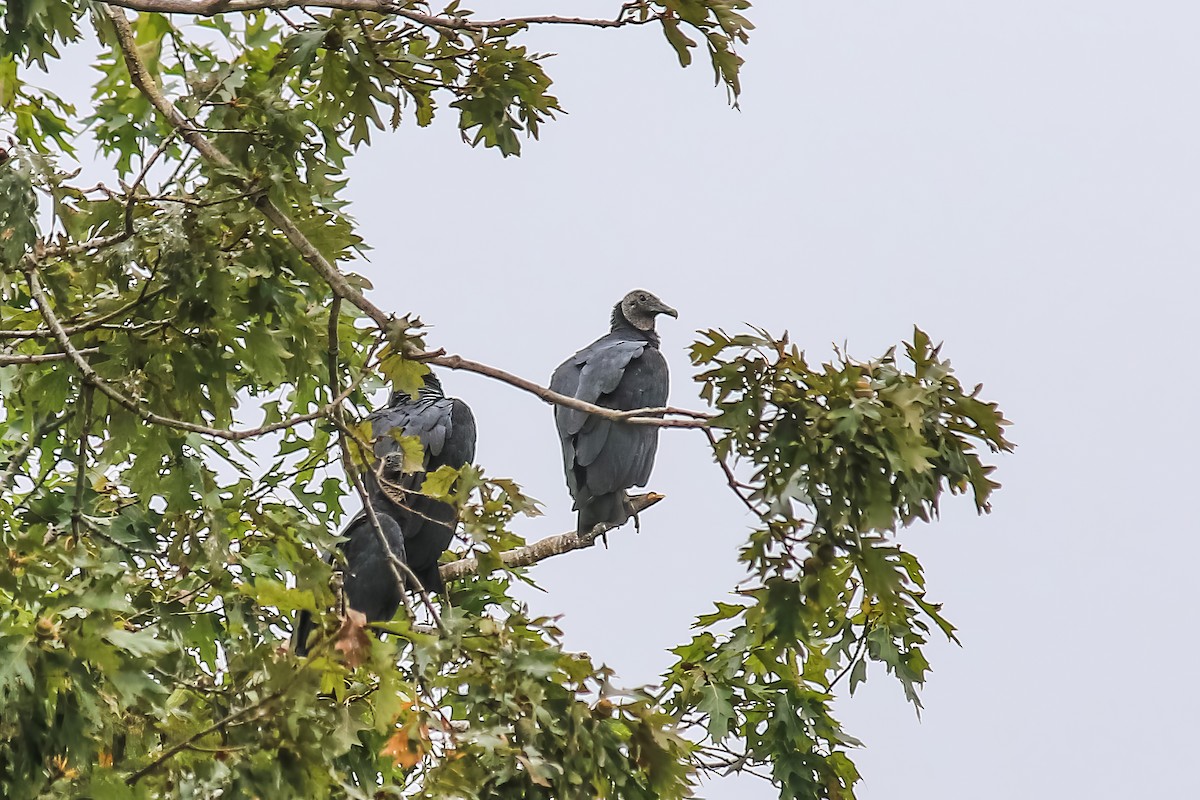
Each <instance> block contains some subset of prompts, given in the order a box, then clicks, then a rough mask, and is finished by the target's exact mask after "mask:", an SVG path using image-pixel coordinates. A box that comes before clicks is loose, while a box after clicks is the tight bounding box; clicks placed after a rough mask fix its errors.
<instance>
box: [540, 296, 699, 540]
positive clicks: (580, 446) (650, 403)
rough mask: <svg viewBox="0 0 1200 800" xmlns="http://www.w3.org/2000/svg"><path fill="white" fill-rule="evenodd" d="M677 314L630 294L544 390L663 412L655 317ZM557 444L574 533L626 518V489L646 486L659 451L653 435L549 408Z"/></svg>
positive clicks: (650, 430) (662, 363) (662, 365)
mask: <svg viewBox="0 0 1200 800" xmlns="http://www.w3.org/2000/svg"><path fill="white" fill-rule="evenodd" d="M659 314H669V315H671V316H672V317H675V318H678V317H679V312H677V311H676V310H675V309H673V308H671V307H670V306H668V305H666V304H665V303H663V301H661V300H659V299H658V298H657V297H655V296H654V295H653V294H651V293H650V292H647V291H644V290H642V289H635V290H634V291H632V292H630V293H629V294H627V295H625V297H624V299H622V300H621V302H619V303H617V304H616V306H614V307H613V312H612V330H611V331H609V333H608V334H607V335H606V336H602V337H600V338H599V339H597V340H596V341H594V342H592V343H591V344H590V345H588V346H587V347H585V348H583V349H582V350H580V351H579V352H578V353H576V354H575V355H573V356H571V357H570V358H568V359H567V360H566V361H564V362H563V363H562V364H561V365H559V367H558V369H556V370H555V371H554V376H553V377H552V378H551V379H550V388H551V389H553V390H554V391H556V392H558V393H559V394H565V395H567V396H568V397H575V398H578V399H579V400H584V401H586V402H589V403H593V404H595V405H599V406H604V407H605V408H616V409H621V410H625V411H628V410H631V409H635V408H651V407H659V406H664V405H666V402H667V389H668V385H669V377H668V375H667V362H666V359H664V358H663V356H662V353H660V352H659V350H658V334H657V333H656V332H655V330H654V318H655V317H657V316H658V315H659ZM554 421H555V423H557V425H558V437H559V439H560V440H561V441H562V452H563V466H564V468H565V470H566V473H567V487H568V488H569V489H570V490H571V496H572V497H573V498H574V499H575V509H576V510H577V511H578V512H579V520H578V525H577V530H578V531H579V532H580V533H587V532H589V531H591V530H592V529H593V528H594V527H595V526H596V525H598V524H600V523H606V524H608V525H613V526H615V525H621V524H622V523H624V522H625V521H627V520H628V519H629V517H630V516H631V513H632V512H631V510H630V507H629V495H628V494H626V492H625V490H626V489H628V488H629V487H631V486H645V485H646V482H647V481H649V480H650V470H651V468H653V466H654V453H655V451H656V450H657V449H658V428H657V427H653V426H648V425H628V424H625V423H621V422H613V421H611V420H607V419H604V418H603V417H598V416H596V415H594V414H589V413H587V412H586V411H578V410H576V409H573V408H567V407H566V406H560V405H556V406H555V407H554Z"/></svg>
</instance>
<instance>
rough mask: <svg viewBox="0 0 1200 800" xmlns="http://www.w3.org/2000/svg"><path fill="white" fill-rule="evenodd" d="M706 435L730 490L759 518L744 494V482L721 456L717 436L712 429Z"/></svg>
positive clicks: (706, 429)
mask: <svg viewBox="0 0 1200 800" xmlns="http://www.w3.org/2000/svg"><path fill="white" fill-rule="evenodd" d="M704 435H705V436H707V437H708V443H709V444H710V445H712V451H713V459H714V460H716V462H717V463H718V464H720V465H721V471H722V472H724V473H725V482H726V483H728V484H729V488H730V490H731V491H732V492H733V493H734V494H736V495H737V496H738V499H739V500H741V501H742V503H743V505H745V506H746V508H748V509H750V513H751V514H754V515H755V516H758V509H757V508H755V507H754V503H752V502H751V501H750V498H749V497H746V495H744V494H742V487H743V484H742V482H741V481H739V480H738V479H737V476H736V475H734V474H733V470H732V469H731V468H730V466H729V464H728V463H726V461H725V459H724V458H722V457H721V454H720V453H719V452H718V450H717V436H716V434H714V433H713V432H712V429H711V428H705V429H704Z"/></svg>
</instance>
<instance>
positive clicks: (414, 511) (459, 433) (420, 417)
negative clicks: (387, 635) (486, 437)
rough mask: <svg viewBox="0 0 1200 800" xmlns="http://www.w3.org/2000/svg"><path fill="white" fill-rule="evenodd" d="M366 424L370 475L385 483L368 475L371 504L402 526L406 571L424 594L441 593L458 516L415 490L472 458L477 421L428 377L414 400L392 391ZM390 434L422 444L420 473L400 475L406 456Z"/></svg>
mask: <svg viewBox="0 0 1200 800" xmlns="http://www.w3.org/2000/svg"><path fill="white" fill-rule="evenodd" d="M367 419H368V420H370V422H371V435H372V436H373V437H374V439H375V458H376V459H378V460H377V461H376V464H375V466H374V468H373V470H378V471H379V472H380V473H381V477H382V479H383V481H384V484H385V485H381V484H380V481H379V480H377V479H376V476H375V474H374V471H373V472H372V474H370V475H367V476H366V487H367V495H368V497H370V500H371V505H372V506H373V507H374V508H375V509H376V511H377V512H382V513H384V514H387V515H389V516H391V517H393V518H394V519H395V520H396V521H397V522H398V523H400V528H401V529H402V530H403V531H404V549H405V551H406V553H407V557H408V566H409V568H410V569H411V570H412V571H413V572H414V573H416V575H417V578H419V579H420V581H421V585H422V586H423V587H424V588H425V589H426V590H427V591H430V592H441V591H442V589H443V587H442V579H441V577H440V576H439V575H438V558H439V557H441V555H442V553H443V552H444V551H445V550H446V548H447V547H449V546H450V542H451V540H452V539H453V538H454V528H455V524H456V523H457V516H456V513H455V510H454V508H453V507H452V506H450V505H448V504H446V503H442V502H439V501H437V500H433V499H431V498H429V497H426V496H425V495H422V494H418V493H416V492H415V491H414V490H417V489H420V488H421V483H422V482H423V481H424V480H425V473H426V472H433V471H434V470H436V469H438V468H439V467H442V466H449V467H451V468H453V469H458V468H459V467H461V466H463V465H464V464H467V463H470V462H471V461H472V460H473V459H474V458H475V417H474V415H472V414H471V409H470V407H468V406H467V404H466V403H464V402H463V401H462V400H459V399H458V398H457V397H446V395H445V394H444V393H443V392H442V384H441V383H440V382H439V381H438V379H437V376H435V375H434V374H433V373H432V372H431V373H429V374H428V375H426V376H425V385H424V386H422V387H421V390H420V392H419V393H418V394H417V397H416V399H413V398H412V397H411V396H410V395H408V394H405V393H403V392H393V393H392V399H391V402H390V403H389V404H388V407H387V408H383V409H380V410H379V411H376V412H375V413H373V414H371V416H369V417H367ZM393 430H395V431H397V432H398V433H401V434H403V435H405V436H416V437H418V438H419V439H420V440H421V447H422V448H423V449H424V451H425V469H424V470H423V471H421V472H410V473H405V472H403V469H402V468H403V464H404V454H403V451H402V450H401V447H400V443H399V442H397V441H396V440H395V439H394V438H393V437H392V436H391V431H393ZM380 465H382V469H380ZM406 493H407V494H406ZM389 495H391V496H389ZM393 498H396V499H399V500H400V503H397V502H396V500H395V499H393Z"/></svg>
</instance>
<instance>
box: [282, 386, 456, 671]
mask: <svg viewBox="0 0 1200 800" xmlns="http://www.w3.org/2000/svg"><path fill="white" fill-rule="evenodd" d="M367 420H368V421H369V422H370V423H371V436H372V438H373V439H374V440H375V446H374V455H375V462H374V463H373V464H372V466H371V470H370V472H368V473H367V474H365V475H364V476H363V477H364V485H365V487H366V490H367V498H368V502H369V503H370V505H371V508H372V510H374V512H375V517H376V519H378V521H379V527H380V530H381V531H382V532H383V534H384V538H386V539H387V542H388V547H389V549H390V550H391V551H392V553H394V554H395V555H396V556H397V557H398V558H400V559H401V560H403V561H404V562H405V563H406V564H407V565H408V567H409V569H411V570H412V571H413V573H414V574H415V575H416V576H417V579H418V580H419V581H420V582H421V586H422V588H424V589H425V590H426V591H429V592H442V591H444V589H445V587H444V586H443V585H442V579H441V575H440V574H439V573H438V559H439V558H440V557H441V555H442V553H443V552H444V551H445V550H446V548H447V547H449V546H450V542H451V541H452V540H453V538H454V528H455V526H456V524H457V514H456V512H455V509H454V508H453V506H451V505H449V504H448V503H443V502H441V501H438V500H434V499H432V498H430V497H427V496H425V495H422V494H420V493H419V492H418V490H419V489H420V488H421V483H422V482H423V481H424V479H425V475H426V473H428V472H433V471H434V470H436V469H438V468H439V467H442V466H449V467H452V468H454V469H458V468H460V467H462V466H463V465H464V464H467V463H469V462H471V461H472V460H473V459H474V458H475V417H474V415H472V414H471V409H470V407H469V406H468V405H467V404H466V403H464V402H463V401H462V400H459V399H458V398H456V397H446V395H445V393H444V392H443V391H442V384H441V382H440V381H439V380H438V379H437V376H436V375H434V374H433V373H432V372H430V373H428V374H427V375H426V376H425V378H424V385H423V386H422V387H421V388H420V390H419V391H418V393H417V396H416V397H415V398H414V397H412V395H409V394H408V393H406V392H393V393H392V396H391V398H390V400H389V402H388V405H387V406H386V407H385V408H381V409H379V410H378V411H375V412H374V413H372V414H371V415H370V416H368V417H367ZM393 432H395V433H396V434H397V435H401V436H416V437H417V438H418V439H419V440H420V442H421V449H422V451H423V466H422V469H420V470H418V471H416V472H406V471H405V470H404V454H403V449H402V446H401V445H400V443H399V442H398V441H396V439H395V437H393V435H392V433H393ZM342 536H343V537H345V539H346V541H345V542H343V543H342V545H341V550H342V553H343V554H344V556H345V559H346V567H345V570H344V572H343V578H342V585H343V587H344V591H345V594H346V603H347V605H349V606H350V608H353V609H354V610H356V611H360V612H362V613H363V614H364V615H365V616H366V618H367V621H368V622H380V621H385V620H390V619H391V618H392V617H393V616H394V615H395V614H396V609H397V608H399V606H400V603H401V600H402V598H401V595H400V588H399V586H397V585H396V577H395V575H394V574H393V572H392V568H391V566H390V565H389V564H388V557H387V552H386V551H385V550H384V549H383V545H382V543H381V542H380V541H379V536H378V534H377V533H376V531H375V529H374V526H373V524H372V522H371V520H370V518H369V517H368V515H367V514H366V512H365V511H360V512H359V513H358V514H356V515H355V516H354V518H353V519H351V520H350V522H349V524H347V525H346V528H345V530H344V531H343V533H342ZM311 632H312V620H311V618H310V617H309V616H308V615H307V613H304V614H301V616H300V619H299V620H298V621H297V623H296V632H295V634H294V639H293V641H294V643H295V648H296V651H297V652H298V653H299V654H301V655H303V654H304V653H305V652H306V651H307V640H308V636H309V634H311Z"/></svg>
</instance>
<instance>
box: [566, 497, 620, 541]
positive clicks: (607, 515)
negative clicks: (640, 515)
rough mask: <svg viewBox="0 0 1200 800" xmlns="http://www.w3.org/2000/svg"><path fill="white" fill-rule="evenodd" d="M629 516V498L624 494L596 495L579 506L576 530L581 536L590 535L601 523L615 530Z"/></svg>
mask: <svg viewBox="0 0 1200 800" xmlns="http://www.w3.org/2000/svg"><path fill="white" fill-rule="evenodd" d="M631 516H632V514H630V512H629V496H628V495H626V494H625V492H613V493H612V494H601V495H596V496H595V497H591V498H589V499H588V500H586V501H584V502H582V503H580V504H579V524H578V525H577V526H576V530H578V531H579V533H581V534H586V533H590V532H591V530H592V529H593V528H595V527H596V526H597V525H599V524H601V523H605V524H607V525H611V526H612V527H614V528H615V527H617V526H618V525H624V524H625V522H626V521H628V519H629V518H630V517H631Z"/></svg>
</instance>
